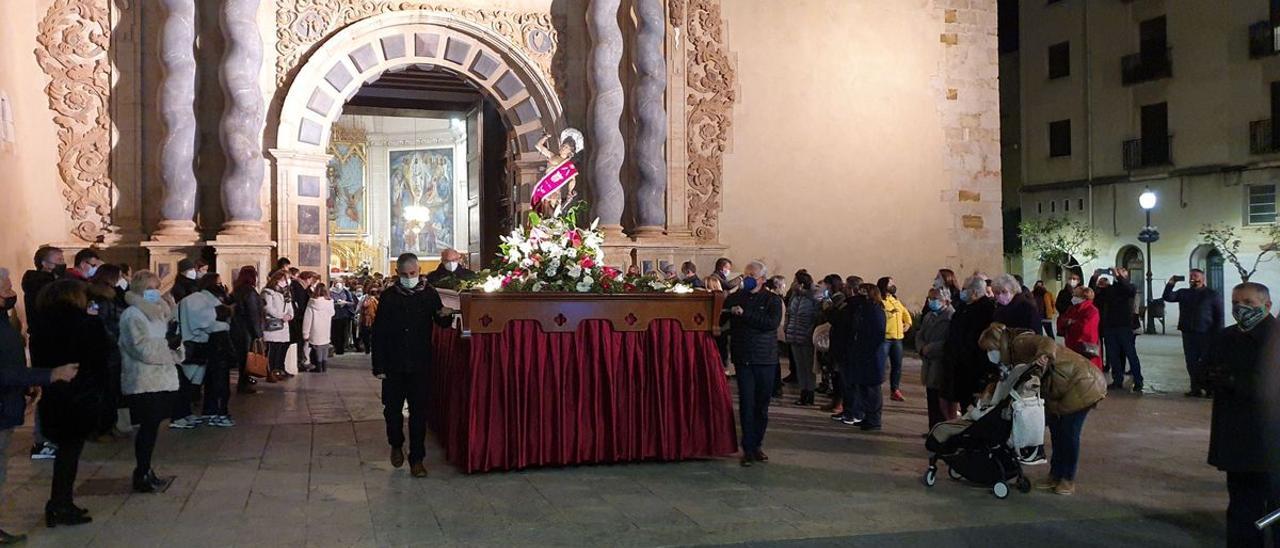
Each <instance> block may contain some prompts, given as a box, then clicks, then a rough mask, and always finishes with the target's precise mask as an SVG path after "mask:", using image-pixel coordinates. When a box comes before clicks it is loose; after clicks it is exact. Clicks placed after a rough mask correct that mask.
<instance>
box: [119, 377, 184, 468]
mask: <svg viewBox="0 0 1280 548" xmlns="http://www.w3.org/2000/svg"><path fill="white" fill-rule="evenodd" d="M127 398H128V400H129V415H130V418H132V419H133V423H134V424H136V425H137V426H138V428H137V433H136V434H135V435H134V438H133V457H134V461H135V462H136V464H137V467H136V468H134V471H133V472H134V474H136V475H139V476H141V475H142V474H146V473H147V471H149V470H151V455H152V454H153V453H155V449H156V438H157V437H158V436H159V434H160V423H161V422H162V421H164V419H165V417H166V416H168V414H169V411H168V410H169V409H170V408H171V407H172V405H173V404H172V401H173V400H176V399H181V398H182V396H181V395H180V394H178V393H175V392H146V393H142V394H134V395H132V396H128V397H127Z"/></svg>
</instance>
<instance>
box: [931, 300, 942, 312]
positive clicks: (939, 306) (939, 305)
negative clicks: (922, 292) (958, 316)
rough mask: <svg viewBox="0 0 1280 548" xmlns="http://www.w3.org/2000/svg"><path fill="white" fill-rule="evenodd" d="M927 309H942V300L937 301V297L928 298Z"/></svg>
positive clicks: (935, 310)
mask: <svg viewBox="0 0 1280 548" xmlns="http://www.w3.org/2000/svg"><path fill="white" fill-rule="evenodd" d="M929 310H932V311H934V312H937V311H939V310H942V301H939V300H938V299H929Z"/></svg>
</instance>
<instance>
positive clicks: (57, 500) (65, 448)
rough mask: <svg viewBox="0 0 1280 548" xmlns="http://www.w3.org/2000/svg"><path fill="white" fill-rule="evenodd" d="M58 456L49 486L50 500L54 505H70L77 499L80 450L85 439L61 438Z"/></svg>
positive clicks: (58, 441) (56, 441)
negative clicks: (75, 496)
mask: <svg viewBox="0 0 1280 548" xmlns="http://www.w3.org/2000/svg"><path fill="white" fill-rule="evenodd" d="M55 443H57V444H58V456H57V458H55V459H54V461H53V482H52V485H51V486H50V488H49V502H50V503H52V505H53V506H69V505H70V504H72V502H73V501H74V500H75V499H74V498H73V493H74V492H75V487H76V474H77V473H79V471H80V452H81V451H83V450H84V440H83V439H72V440H67V439H59V440H55Z"/></svg>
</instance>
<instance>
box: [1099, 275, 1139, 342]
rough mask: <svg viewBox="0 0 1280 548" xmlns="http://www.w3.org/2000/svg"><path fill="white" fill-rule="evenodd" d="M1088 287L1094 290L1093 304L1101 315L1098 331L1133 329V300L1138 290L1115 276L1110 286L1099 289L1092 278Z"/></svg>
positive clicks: (1127, 281)
mask: <svg viewBox="0 0 1280 548" xmlns="http://www.w3.org/2000/svg"><path fill="white" fill-rule="evenodd" d="M1089 287H1092V288H1093V290H1094V296H1093V304H1094V305H1095V306H1097V307H1098V311H1099V312H1100V313H1101V318H1099V321H1098V328H1099V329H1107V328H1115V329H1133V299H1134V297H1135V296H1137V294H1138V290H1137V289H1136V288H1134V287H1133V284H1131V283H1129V280H1126V279H1124V278H1121V277H1119V276H1116V278H1115V281H1114V282H1112V283H1111V285H1109V286H1107V287H1105V288H1101V289H1099V288H1098V277H1097V276H1094V278H1093V280H1090V281H1089Z"/></svg>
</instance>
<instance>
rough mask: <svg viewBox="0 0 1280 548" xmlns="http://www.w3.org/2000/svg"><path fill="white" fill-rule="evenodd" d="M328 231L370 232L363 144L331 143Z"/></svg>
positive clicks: (354, 233)
mask: <svg viewBox="0 0 1280 548" xmlns="http://www.w3.org/2000/svg"><path fill="white" fill-rule="evenodd" d="M329 154H330V155H332V156H333V157H332V159H330V160H329V169H328V173H329V199H328V206H329V234H331V235H335V236H364V235H367V234H368V233H369V213H368V209H367V208H366V205H367V202H368V200H367V199H366V192H365V180H364V173H365V166H366V164H368V157H367V156H366V152H365V145H364V143H344V142H334V143H332V144H330V145H329Z"/></svg>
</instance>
